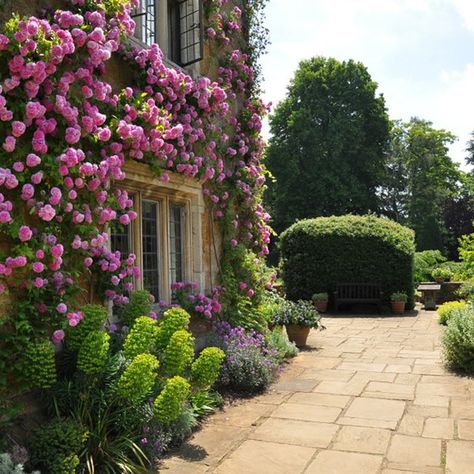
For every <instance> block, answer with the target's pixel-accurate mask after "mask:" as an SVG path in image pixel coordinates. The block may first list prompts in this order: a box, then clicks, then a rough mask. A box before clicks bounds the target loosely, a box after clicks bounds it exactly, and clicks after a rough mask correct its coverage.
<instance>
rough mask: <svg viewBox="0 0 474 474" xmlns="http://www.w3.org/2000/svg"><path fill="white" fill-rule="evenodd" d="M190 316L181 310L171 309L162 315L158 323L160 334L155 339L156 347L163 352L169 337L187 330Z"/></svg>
mask: <svg viewBox="0 0 474 474" xmlns="http://www.w3.org/2000/svg"><path fill="white" fill-rule="evenodd" d="M190 318H191V316H190V315H189V313H188V312H187V311H186V310H184V309H182V308H171V309H169V310H168V311H166V313H165V314H164V315H163V319H162V320H161V321H160V332H159V334H158V337H157V347H158V349H159V350H162V351H163V350H165V349H166V346H167V345H168V343H169V342H170V339H171V336H172V335H173V334H174V333H175V332H176V331H179V330H180V329H187V327H188V325H189V320H190Z"/></svg>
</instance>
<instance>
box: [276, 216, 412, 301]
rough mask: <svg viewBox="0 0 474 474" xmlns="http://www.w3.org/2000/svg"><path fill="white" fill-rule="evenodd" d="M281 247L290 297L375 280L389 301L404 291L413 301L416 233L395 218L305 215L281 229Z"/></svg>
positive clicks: (309, 294)
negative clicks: (343, 284) (283, 229)
mask: <svg viewBox="0 0 474 474" xmlns="http://www.w3.org/2000/svg"><path fill="white" fill-rule="evenodd" d="M280 247H281V255H282V264H283V280H284V284H285V290H286V294H287V297H288V298H290V299H291V300H294V301H297V300H299V299H305V300H311V296H312V295H313V294H314V293H322V292H328V293H329V294H332V292H333V291H334V290H335V287H336V285H337V284H338V283H352V282H354V283H376V284H380V285H381V287H382V291H383V292H384V295H385V298H386V300H387V301H388V300H389V298H390V295H391V294H392V293H395V292H398V291H403V292H406V293H407V295H408V302H407V307H408V308H412V307H413V306H414V282H413V259H414V254H415V234H414V232H413V231H412V230H411V229H408V228H406V227H403V226H401V225H400V224H397V223H396V222H393V221H390V220H388V219H384V218H380V217H375V216H372V215H369V216H353V215H347V216H337V217H336V216H333V217H319V218H316V219H306V220H302V221H299V222H297V223H296V224H293V225H292V226H291V227H289V228H288V229H287V230H285V232H283V233H282V234H281V237H280Z"/></svg>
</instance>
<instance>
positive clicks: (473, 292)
mask: <svg viewBox="0 0 474 474" xmlns="http://www.w3.org/2000/svg"><path fill="white" fill-rule="evenodd" d="M457 294H458V296H459V297H460V298H463V299H466V300H468V301H471V302H472V301H474V281H465V282H464V283H463V284H462V285H461V288H459V290H458V292H457Z"/></svg>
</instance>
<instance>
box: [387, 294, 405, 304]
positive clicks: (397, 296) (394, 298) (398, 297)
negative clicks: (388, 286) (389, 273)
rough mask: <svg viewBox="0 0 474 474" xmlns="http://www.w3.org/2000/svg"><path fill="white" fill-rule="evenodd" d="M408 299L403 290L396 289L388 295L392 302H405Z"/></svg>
mask: <svg viewBox="0 0 474 474" xmlns="http://www.w3.org/2000/svg"><path fill="white" fill-rule="evenodd" d="M407 300H408V296H407V294H406V293H405V292H404V291H396V292H395V293H392V294H391V295H390V301H393V302H394V303H398V302H402V303H406V302H407Z"/></svg>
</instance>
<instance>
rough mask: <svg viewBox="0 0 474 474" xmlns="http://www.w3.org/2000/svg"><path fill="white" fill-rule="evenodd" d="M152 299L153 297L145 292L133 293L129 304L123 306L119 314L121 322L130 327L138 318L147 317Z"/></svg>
mask: <svg viewBox="0 0 474 474" xmlns="http://www.w3.org/2000/svg"><path fill="white" fill-rule="evenodd" d="M152 299H153V297H152V296H151V295H150V293H149V292H148V291H146V290H137V291H133V292H132V294H131V295H130V301H129V303H128V304H127V305H125V306H124V310H123V312H122V313H121V314H120V316H121V319H122V320H123V322H124V323H125V324H126V325H127V326H129V327H131V326H133V324H134V322H135V320H136V319H137V318H139V317H140V316H148V314H149V313H150V311H151V310H152Z"/></svg>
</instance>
